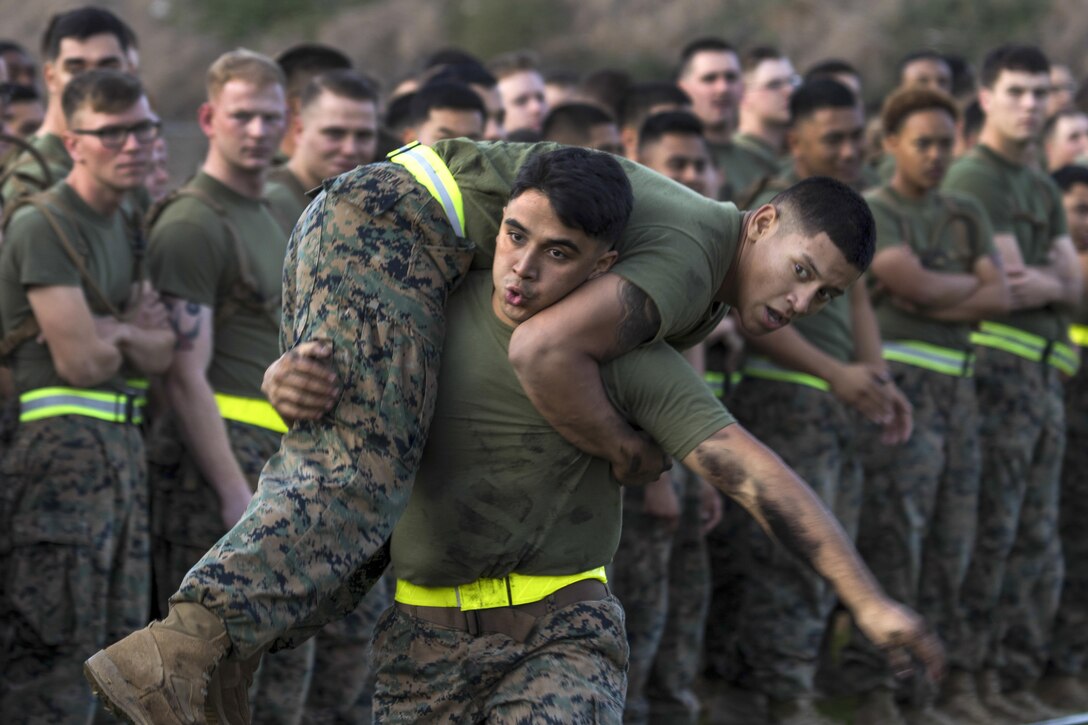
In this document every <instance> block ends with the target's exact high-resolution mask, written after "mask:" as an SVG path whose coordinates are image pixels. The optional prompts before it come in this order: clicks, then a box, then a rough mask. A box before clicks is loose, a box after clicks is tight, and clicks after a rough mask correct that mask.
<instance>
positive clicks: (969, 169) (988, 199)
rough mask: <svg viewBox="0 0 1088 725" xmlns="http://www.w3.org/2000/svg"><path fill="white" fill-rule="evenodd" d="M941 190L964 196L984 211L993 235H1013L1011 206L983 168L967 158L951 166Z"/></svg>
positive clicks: (1014, 229)
mask: <svg viewBox="0 0 1088 725" xmlns="http://www.w3.org/2000/svg"><path fill="white" fill-rule="evenodd" d="M941 188H942V189H943V190H945V191H955V192H959V193H960V194H966V195H968V196H970V197H972V198H974V199H975V200H977V201H978V203H979V204H980V205H981V206H982V208H983V209H985V210H986V214H987V215H988V216H989V219H990V225H991V226H992V227H993V231H994V232H995V233H1003V234H1008V233H1014V232H1015V231H1016V228H1015V226H1014V225H1013V218H1012V205H1011V204H1010V203H1009V201H1008V199H1007V198H1005V195H1004V194H1003V193H1002V192H1001V190H1000V188H999V185H998V184H995V183H994V179H993V176H992V175H991V174H990V173H988V172H987V170H986V169H985V168H983V167H982V166H981V165H979V164H977V163H975V162H974V160H973V159H970V158H967V159H963V160H962V161H960V162H958V163H955V164H953V165H952V168H951V169H949V170H948V175H947V176H945V179H944V184H943V185H942V186H941Z"/></svg>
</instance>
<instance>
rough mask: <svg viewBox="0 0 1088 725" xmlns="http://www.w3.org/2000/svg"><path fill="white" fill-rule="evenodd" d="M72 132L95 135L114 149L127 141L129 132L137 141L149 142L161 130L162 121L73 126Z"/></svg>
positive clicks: (121, 146)
mask: <svg viewBox="0 0 1088 725" xmlns="http://www.w3.org/2000/svg"><path fill="white" fill-rule="evenodd" d="M71 131H72V133H76V134H79V135H81V136H97V137H98V140H99V141H101V142H102V145H103V146H105V147H106V148H108V149H111V150H113V151H116V150H118V149H120V148H123V147H124V145H125V142H126V141H128V137H129V134H132V135H133V136H135V137H136V141H137V142H139V143H151V142H152V141H154V140H155V139H157V138H158V137H159V133H161V132H162V121H158V120H154V121H153V120H147V121H140V122H139V123H134V124H132V125H131V126H103V127H102V128H73V129H71Z"/></svg>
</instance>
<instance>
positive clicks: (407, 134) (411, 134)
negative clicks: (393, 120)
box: [400, 126, 419, 146]
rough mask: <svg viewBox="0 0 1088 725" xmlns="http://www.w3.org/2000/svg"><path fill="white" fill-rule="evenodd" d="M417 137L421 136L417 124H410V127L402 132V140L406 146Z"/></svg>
mask: <svg viewBox="0 0 1088 725" xmlns="http://www.w3.org/2000/svg"><path fill="white" fill-rule="evenodd" d="M417 138H419V134H418V133H416V127H415V126H409V127H408V128H406V129H404V130H403V131H401V132H400V142H401V143H402V144H404V145H405V146H407V145H408V144H410V143H412V142H413V141H415V140H416V139H417Z"/></svg>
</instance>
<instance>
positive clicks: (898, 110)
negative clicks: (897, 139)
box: [880, 88, 960, 136]
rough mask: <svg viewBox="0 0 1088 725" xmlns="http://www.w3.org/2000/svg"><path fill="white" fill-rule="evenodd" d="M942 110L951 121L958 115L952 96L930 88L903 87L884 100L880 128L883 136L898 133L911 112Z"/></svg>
mask: <svg viewBox="0 0 1088 725" xmlns="http://www.w3.org/2000/svg"><path fill="white" fill-rule="evenodd" d="M934 110H935V111H944V112H945V113H947V114H948V115H949V117H950V118H951V119H952V121H953V122H955V121H958V120H959V117H960V112H959V108H957V107H956V102H955V101H954V100H953V99H952V96H950V95H948V94H947V93H944V92H942V91H938V90H934V89H932V88H903V89H902V90H898V91H896V92H895V93H892V94H891V95H890V96H888V97H887V98H886V99H885V100H884V107H883V108H882V109H881V111H880V128H881V130H882V131H883V132H884V135H885V136H893V135H895V134H897V133H899V130H900V129H901V128H903V124H904V123H905V122H906V120H907V118H908V117H910V116H911V115H912V114H915V113H918V112H920V111H934Z"/></svg>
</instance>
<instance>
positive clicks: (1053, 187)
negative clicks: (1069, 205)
mask: <svg viewBox="0 0 1088 725" xmlns="http://www.w3.org/2000/svg"><path fill="white" fill-rule="evenodd" d="M1044 179H1045V182H1046V189H1047V193H1048V195H1049V196H1050V220H1049V221H1050V239H1051V242H1052V243H1053V241H1054V240H1055V239H1057V238H1058V237H1063V236H1065V235H1066V234H1068V233H1069V225H1068V223H1067V222H1066V219H1065V207H1064V206H1063V205H1062V192H1061V189H1059V188H1058V185H1057V184H1055V183H1054V180H1053V179H1051V178H1050V177H1049V176H1046V177H1044ZM1051 246H1053V244H1052V245H1051Z"/></svg>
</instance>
